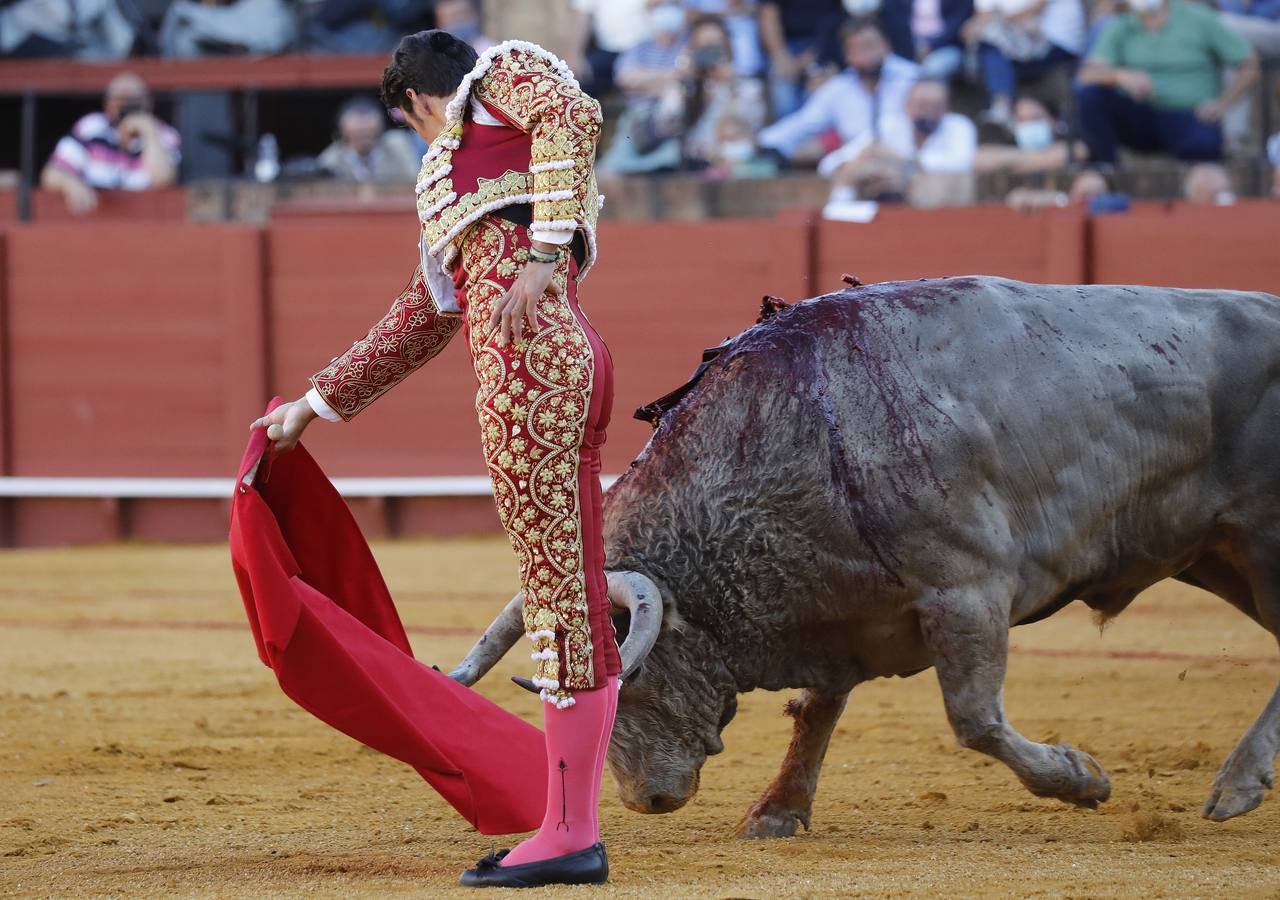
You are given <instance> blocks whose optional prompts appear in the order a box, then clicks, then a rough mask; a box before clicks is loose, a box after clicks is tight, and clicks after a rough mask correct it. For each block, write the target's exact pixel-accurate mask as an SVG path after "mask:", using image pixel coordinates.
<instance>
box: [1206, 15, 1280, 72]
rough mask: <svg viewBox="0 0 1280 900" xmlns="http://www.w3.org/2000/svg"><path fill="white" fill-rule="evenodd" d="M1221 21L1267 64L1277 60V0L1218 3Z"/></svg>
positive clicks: (1279, 17)
mask: <svg viewBox="0 0 1280 900" xmlns="http://www.w3.org/2000/svg"><path fill="white" fill-rule="evenodd" d="M1218 9H1219V10H1221V16H1222V22H1223V24H1224V25H1226V26H1227V27H1228V28H1230V29H1231V30H1232V31H1234V32H1235V33H1236V34H1238V35H1240V37H1242V38H1244V39H1245V40H1246V41H1248V42H1249V43H1250V44H1252V45H1253V49H1255V50H1257V51H1258V55H1259V56H1261V57H1262V58H1263V59H1265V60H1268V61H1275V60H1278V59H1280V0H1218Z"/></svg>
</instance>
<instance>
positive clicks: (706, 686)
mask: <svg viewBox="0 0 1280 900" xmlns="http://www.w3.org/2000/svg"><path fill="white" fill-rule="evenodd" d="M618 624H619V638H621V637H622V631H623V625H622V623H618ZM736 711H737V691H736V689H735V687H734V684H733V682H732V680H731V678H730V677H729V675H728V672H727V671H726V670H725V668H724V666H723V665H722V664H721V663H720V662H719V656H718V654H717V653H716V651H715V648H714V647H713V646H712V645H711V641H710V640H709V639H708V638H707V637H706V636H705V634H704V633H703V632H702V631H701V630H699V629H696V628H670V627H664V628H663V631H662V634H661V636H660V637H659V638H658V642H657V643H656V644H655V645H654V647H653V650H652V651H650V653H649V655H648V656H647V657H645V660H644V664H643V665H642V666H641V667H640V668H639V669H638V670H637V671H636V672H635V674H633V675H632V676H631V678H629V679H627V681H626V682H625V683H624V684H623V686H622V691H621V692H620V693H619V695H618V718H617V721H616V723H615V724H614V728H613V738H612V740H611V742H610V744H609V766H610V768H612V770H613V775H614V779H615V780H616V781H617V782H618V795H619V797H620V798H621V799H622V802H623V804H624V805H625V806H626V807H627V808H628V809H632V810H635V811H636V812H643V813H666V812H673V811H675V810H677V809H679V808H680V807H682V806H684V805H685V804H686V803H687V802H689V800H690V798H692V797H693V795H694V794H696V793H697V792H698V779H699V771H700V770H701V769H702V764H703V763H704V762H706V759H707V757H708V756H712V755H714V754H716V753H719V752H720V751H721V750H723V749H724V744H723V743H721V740H720V732H721V730H722V729H723V728H724V727H725V726H726V725H728V724H729V720H730V719H732V718H733V714H734V712H736Z"/></svg>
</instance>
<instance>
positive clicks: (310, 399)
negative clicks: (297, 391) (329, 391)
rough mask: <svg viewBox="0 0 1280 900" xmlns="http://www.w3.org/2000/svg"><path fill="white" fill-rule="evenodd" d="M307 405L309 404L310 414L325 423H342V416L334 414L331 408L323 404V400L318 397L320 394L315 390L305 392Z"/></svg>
mask: <svg viewBox="0 0 1280 900" xmlns="http://www.w3.org/2000/svg"><path fill="white" fill-rule="evenodd" d="M307 403H308V404H310V406H311V410H312V412H314V413H315V414H316V415H317V416H319V417H320V418H322V419H324V420H325V421H326V422H341V421H342V416H340V415H338V414H337V413H336V412H334V411H333V407H332V406H330V405H329V404H328V403H325V402H324V398H323V397H321V396H320V392H319V391H317V390H316V389H315V388H312V389H311V390H309V391H307Z"/></svg>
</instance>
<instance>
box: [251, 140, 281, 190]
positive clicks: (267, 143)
mask: <svg viewBox="0 0 1280 900" xmlns="http://www.w3.org/2000/svg"><path fill="white" fill-rule="evenodd" d="M279 174H280V147H279V145H278V144H277V143H276V136H275V135H274V134H264V135H263V136H262V137H260V138H258V155H257V158H256V159H255V160H254V161H253V177H254V178H255V179H257V180H258V181H261V182H263V183H266V182H269V181H275V180H276V177H277V176H278V175H279Z"/></svg>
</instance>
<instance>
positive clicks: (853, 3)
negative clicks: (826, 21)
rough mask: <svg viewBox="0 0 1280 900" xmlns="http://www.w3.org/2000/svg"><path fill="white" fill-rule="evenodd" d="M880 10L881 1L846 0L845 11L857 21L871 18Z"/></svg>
mask: <svg viewBox="0 0 1280 900" xmlns="http://www.w3.org/2000/svg"><path fill="white" fill-rule="evenodd" d="M879 9H880V0H844V11H845V12H847V13H848V14H849V15H851V16H853V17H854V18H855V19H861V18H862V17H864V16H869V15H871V14H872V13H874V12H876V11H877V10H879Z"/></svg>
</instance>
